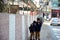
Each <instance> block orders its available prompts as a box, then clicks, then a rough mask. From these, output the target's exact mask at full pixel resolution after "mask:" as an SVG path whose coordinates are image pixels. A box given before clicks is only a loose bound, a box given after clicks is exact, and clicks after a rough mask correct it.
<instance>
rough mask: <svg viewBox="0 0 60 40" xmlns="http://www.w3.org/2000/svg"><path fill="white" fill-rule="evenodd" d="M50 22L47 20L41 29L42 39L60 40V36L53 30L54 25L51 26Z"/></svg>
mask: <svg viewBox="0 0 60 40" xmlns="http://www.w3.org/2000/svg"><path fill="white" fill-rule="evenodd" d="M49 24H50V22H49V21H45V22H44V23H43V25H42V29H41V37H40V39H41V40H58V38H57V37H56V36H55V35H54V32H53V30H52V26H51V27H50V25H49Z"/></svg>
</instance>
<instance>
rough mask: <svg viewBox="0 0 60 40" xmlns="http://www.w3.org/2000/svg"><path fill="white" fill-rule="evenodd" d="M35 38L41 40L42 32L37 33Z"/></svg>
mask: <svg viewBox="0 0 60 40" xmlns="http://www.w3.org/2000/svg"><path fill="white" fill-rule="evenodd" d="M35 37H36V40H37V39H38V40H40V32H36V33H35Z"/></svg>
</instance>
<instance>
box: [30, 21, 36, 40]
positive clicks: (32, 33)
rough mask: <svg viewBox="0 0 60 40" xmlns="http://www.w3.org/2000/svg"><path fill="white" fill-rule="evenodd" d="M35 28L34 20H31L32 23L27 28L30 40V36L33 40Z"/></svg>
mask: <svg viewBox="0 0 60 40" xmlns="http://www.w3.org/2000/svg"><path fill="white" fill-rule="evenodd" d="M35 28H36V21H33V23H32V24H31V25H30V27H29V30H30V40H32V38H33V40H34V35H35V34H34V33H35Z"/></svg>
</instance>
